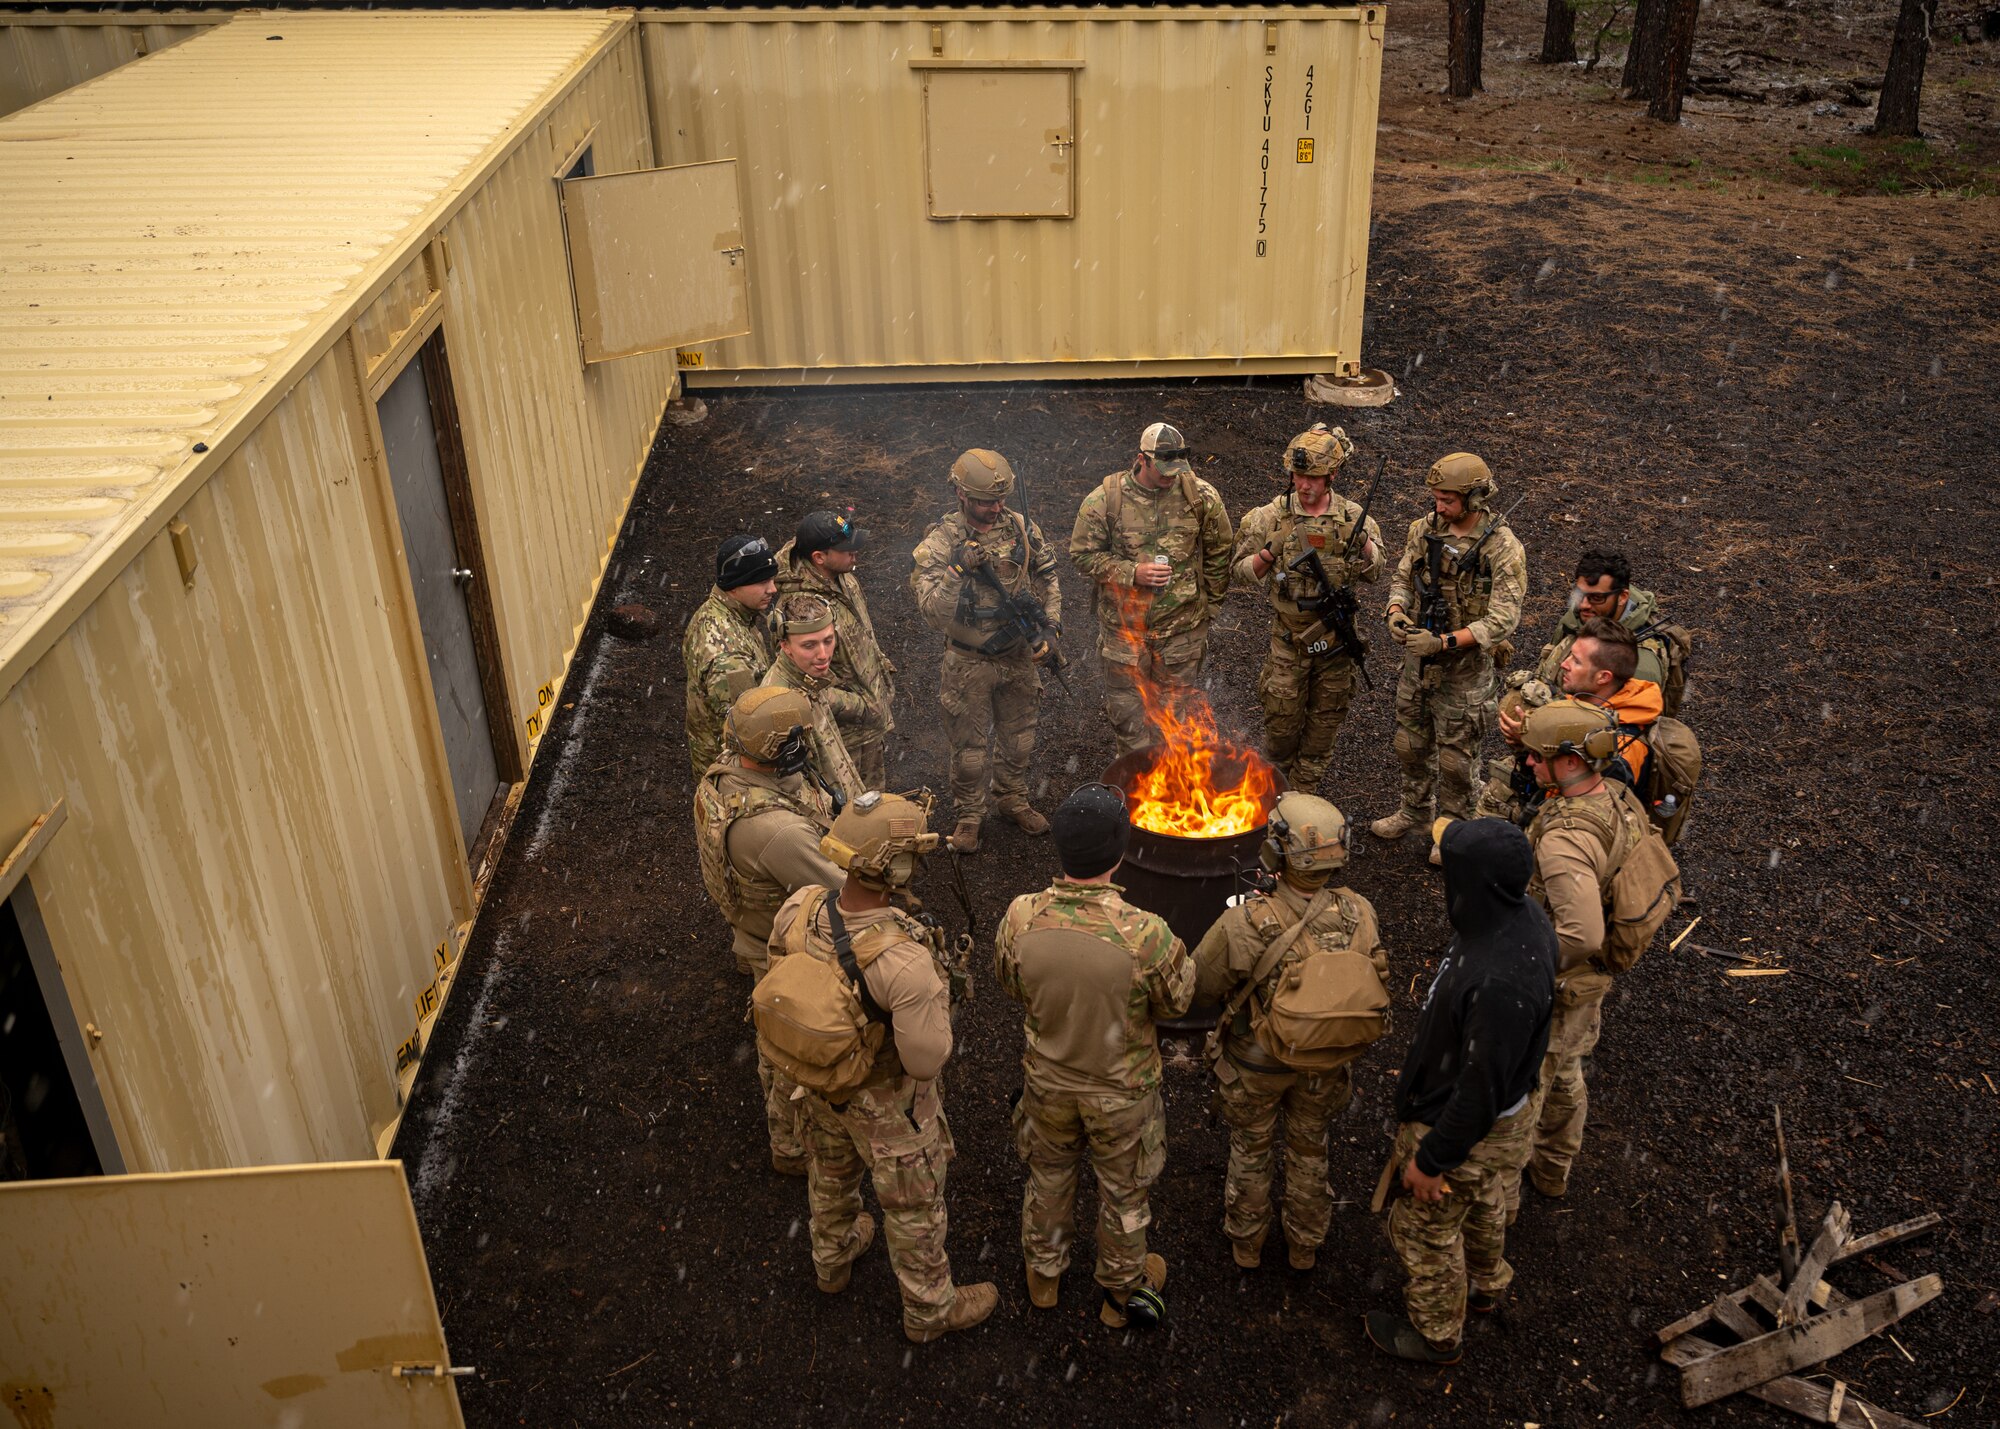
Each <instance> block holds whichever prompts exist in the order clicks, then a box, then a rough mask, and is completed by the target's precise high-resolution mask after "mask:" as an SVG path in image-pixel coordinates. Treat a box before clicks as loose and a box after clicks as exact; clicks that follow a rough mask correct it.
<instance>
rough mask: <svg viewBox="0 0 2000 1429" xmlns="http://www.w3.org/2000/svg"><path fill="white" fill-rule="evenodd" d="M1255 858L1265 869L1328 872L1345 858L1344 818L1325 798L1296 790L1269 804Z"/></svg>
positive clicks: (1302, 873)
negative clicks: (1268, 813) (1269, 808)
mask: <svg viewBox="0 0 2000 1429" xmlns="http://www.w3.org/2000/svg"><path fill="white" fill-rule="evenodd" d="M1258 860H1259V862H1261V863H1262V864H1263V865H1264V868H1265V870H1266V871H1267V872H1270V873H1278V872H1281V871H1284V870H1289V871H1291V872H1292V873H1295V874H1298V875H1300V876H1302V877H1309V876H1311V875H1314V874H1320V875H1324V874H1328V873H1331V872H1332V871H1333V870H1334V869H1336V868H1340V867H1342V866H1343V865H1345V864H1346V862H1347V820H1346V819H1345V818H1344V817H1343V816H1342V815H1341V812H1340V810H1338V809H1336V808H1335V807H1334V806H1333V805H1332V804H1330V803H1328V802H1327V801H1326V800H1325V799H1322V798H1319V797H1318V796H1317V795H1314V794H1302V793H1300V792H1298V791H1297V790H1293V791H1291V792H1290V793H1286V794H1281V795H1279V796H1278V802H1277V803H1276V804H1273V805H1272V806H1271V820H1270V823H1269V825H1268V826H1267V832H1266V834H1265V838H1264V846H1263V848H1262V849H1261V850H1259V852H1258Z"/></svg>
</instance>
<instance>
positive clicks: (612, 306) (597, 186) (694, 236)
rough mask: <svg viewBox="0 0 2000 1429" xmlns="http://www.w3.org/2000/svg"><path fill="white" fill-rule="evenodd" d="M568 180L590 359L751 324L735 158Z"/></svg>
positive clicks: (730, 333) (696, 339)
mask: <svg viewBox="0 0 2000 1429" xmlns="http://www.w3.org/2000/svg"><path fill="white" fill-rule="evenodd" d="M561 184H562V211H563V233H564V236H565V238H566V239H567V241H568V243H569V272H570V287H571V290H572V292H573V293H574V295H575V299H576V330H577V335H578V337H579V338H580V339H581V341H582V343H583V360H584V361H585V362H586V363H590V362H606V361H609V360H610V359H612V358H614V357H634V356H637V355H638V354H639V353H642V352H660V351H664V350H665V349H667V348H684V347H691V346H693V345H694V344H696V343H702V342H714V341H716V340H718V339H720V338H725V337H742V336H743V335H745V334H746V333H748V332H749V331H750V284H749V268H748V264H747V263H746V262H745V255H744V251H743V206H742V203H741V201H740V199H739V198H738V196H737V176H736V161H735V160H734V159H720V160H717V161H715V162H713V163H706V164H680V165H676V166H674V167H672V168H666V169H640V170H637V171H635V172H633V173H627V174H602V175H598V176H596V177H593V178H574V179H564V180H562V181H561Z"/></svg>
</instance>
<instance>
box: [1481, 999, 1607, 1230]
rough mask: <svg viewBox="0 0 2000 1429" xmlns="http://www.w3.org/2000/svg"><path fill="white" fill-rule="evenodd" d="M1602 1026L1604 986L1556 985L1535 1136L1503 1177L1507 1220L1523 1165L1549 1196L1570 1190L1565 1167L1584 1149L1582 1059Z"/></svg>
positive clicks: (1517, 1200)
mask: <svg viewBox="0 0 2000 1429" xmlns="http://www.w3.org/2000/svg"><path fill="white" fill-rule="evenodd" d="M1603 1030H1604V992H1603V991H1597V992H1593V993H1590V994H1588V995H1586V996H1584V997H1574V998H1573V997H1568V996H1566V995H1565V994H1564V992H1563V991H1562V989H1560V988H1558V989H1557V990H1556V1008H1555V1013H1554V1015H1553V1016H1552V1017H1551V1018H1550V1019H1549V1050H1548V1051H1547V1052H1546V1053H1545V1054H1543V1057H1542V1073H1541V1081H1540V1084H1539V1085H1538V1086H1537V1087H1536V1088H1535V1100H1534V1104H1533V1111H1534V1119H1535V1120H1534V1125H1535V1131H1534V1135H1533V1136H1532V1137H1531V1138H1530V1139H1529V1143H1528V1144H1527V1145H1525V1146H1523V1147H1522V1148H1521V1160H1520V1163H1519V1164H1518V1165H1516V1166H1514V1167H1513V1168H1511V1169H1510V1170H1509V1171H1508V1173H1507V1175H1506V1176H1505V1177H1504V1178H1503V1179H1502V1189H1503V1190H1504V1191H1505V1192H1506V1197H1507V1211H1508V1218H1509V1219H1510V1220H1511V1219H1512V1218H1513V1214H1514V1213H1515V1212H1516V1211H1518V1210H1519V1209H1520V1207H1521V1172H1522V1170H1523V1168H1525V1169H1526V1170H1527V1173H1528V1177H1529V1179H1530V1180H1532V1181H1533V1182H1534V1183H1535V1185H1536V1187H1537V1188H1538V1189H1540V1190H1543V1191H1546V1192H1548V1194H1550V1195H1551V1196H1560V1195H1561V1194H1562V1193H1563V1192H1564V1191H1566V1190H1568V1189H1569V1168H1570V1167H1571V1165H1573V1164H1574V1163H1575V1161H1576V1154H1577V1152H1579V1151H1581V1150H1582V1149H1583V1126H1584V1122H1585V1121H1586V1120H1588V1118H1589V1116H1590V1087H1589V1085H1588V1084H1587V1083H1586V1082H1585V1081H1584V1070H1585V1069H1584V1063H1585V1061H1586V1060H1587V1059H1588V1058H1589V1056H1590V1054H1591V1053H1592V1052H1593V1051H1595V1050H1596V1048H1597V1038H1598V1035H1599V1034H1600V1033H1601V1032H1603Z"/></svg>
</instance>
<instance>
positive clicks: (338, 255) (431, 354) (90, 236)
mask: <svg viewBox="0 0 2000 1429" xmlns="http://www.w3.org/2000/svg"><path fill="white" fill-rule="evenodd" d="M640 60H641V56H640V46H639V36H638V32H637V28H636V26H635V25H634V23H633V21H632V20H631V18H630V16H629V15H620V14H613V13H607V12H597V13H583V12H568V13H560V12H558V13H540V14H536V13H508V14H492V15H483V16H480V17H478V18H477V19H476V20H475V21H471V22H468V20H467V18H466V17H464V16H442V15H426V14H395V13H387V12H379V11H378V12H372V13H359V12H351V13H313V14H303V13H288V14H274V13H270V12H266V13H263V14H260V15H245V16H242V17H239V18H237V19H234V20H232V21H230V22H229V23H227V24H222V25H218V26H216V27H214V28H213V29H211V30H210V31H208V32H207V33H206V34H203V35H201V36H198V37H196V38H194V39H191V40H189V41H187V42H186V43H184V44H181V45H179V46H176V47H175V48H173V49H171V50H169V51H167V52H165V53H163V54H159V55H156V56H154V57H153V58H151V59H149V60H148V61H147V62H146V63H144V64H141V65H134V66H128V67H126V68H124V69H122V70H118V71H114V72H113V73H111V74H109V75H106V76H104V77H102V78H101V79H99V80H98V81H96V82H95V83H93V84H90V85H87V86H84V87H82V88H79V89H75V90H72V91H70V92H68V93H67V94H63V95H58V96H56V97H54V98H52V99H50V100H47V101H45V102H44V103H41V104H38V105H36V106H35V107H33V108H32V109H29V110H26V111H23V112H22V113H19V114H16V115H13V116H11V117H9V118H7V119H4V120H0V190H4V191H5V192H7V193H8V194H9V196H10V202H9V203H8V204H7V205H6V206H5V207H4V211H0V750H4V751H5V757H4V759H0V913H4V915H5V916H4V918H0V922H6V923H10V924H16V925H18V931H17V932H16V933H14V934H13V936H18V937H20V938H23V939H25V940H26V941H27V942H28V943H29V944H30V951H31V952H37V951H38V952H39V960H38V962H37V972H38V973H40V974H41V976H42V979H43V982H44V993H45V994H46V995H47V997H48V999H49V1001H50V1002H51V1004H52V1006H51V1016H52V1018H54V1020H55V1021H56V1022H57V1023H58V1031H59V1032H63V1031H64V1030H65V1029H67V1036H66V1041H67V1043H68V1045H67V1046H66V1047H65V1052H66V1054H68V1056H69V1058H70V1065H71V1068H72V1071H73V1073H74V1074H75V1080H76V1081H77V1083H78V1088H79V1096H80V1097H81V1098H82V1099H83V1100H84V1101H85V1102H86V1103H89V1104H88V1105H86V1107H85V1114H86V1116H87V1117H88V1118H89V1119H90V1120H91V1122H92V1133H93V1139H94V1140H95V1141H96V1142H97V1145H98V1150H99V1152H100V1159H101V1160H102V1162H103V1164H104V1166H105V1168H106V1169H111V1170H117V1169H123V1170H129V1171H166V1170H183V1169H192V1168H202V1167H219V1166H231V1165H253V1164H270V1163H278V1162H293V1161H315V1160H327V1159H336V1158H348V1157H357V1156H361V1157H365V1156H372V1155H376V1154H378V1152H379V1148H380V1146H381V1144H382V1142H383V1139H384V1138H385V1136H386V1135H387V1133H388V1131H389V1130H390V1129H391V1128H392V1126H393V1123H394V1119H395V1118H396V1117H397V1115H398V1114H399V1110H400V1105H401V1099H402V1096H403V1094H404V1091H405V1089H406V1087H407V1083H408V1079H409V1077H410V1076H411V1075H412V1071H413V1068H412V1065H411V1062H412V1059H413V1057H414V1056H415V1055H416V1054H417V1053H418V1052H419V1050H420V1047H421V1037H420V1036H419V1031H418V1030H419V1027H420V1023H421V1022H422V1019H423V1018H424V1017H425V1016H426V1014H427V1013H429V1012H430V1010H431V1009H433V1008H435V1006H436V1005H437V1002H438V999H439V996H440V991H441V988H442V986H443V985H445V983H446V982H447V981H448V976H449V969H450V966H451V964H452V960H453V959H454V958H455V957H456V955H457V950H458V938H459V936H460V933H461V930H462V928H463V925H464V924H465V920H466V919H467V918H468V917H469V916H470V914H471V912H472V908H473V903H472V897H473V887H474V885H473V870H472V869H471V868H470V867H469V865H468V859H467V848H468V846H469V845H470V844H471V843H472V841H473V839H474V838H475V837H476V836H477V835H478V832H479V830H480V828H481V826H482V821H483V819H484V818H485V816H486V814H487V813H488V812H489V811H490V810H491V809H492V807H493V805H494V802H495V801H496V800H497V798H498V797H499V796H500V795H503V794H504V791H505V790H506V788H507V787H508V785H509V784H511V783H513V782H514V781H517V780H519V779H520V778H522V777H523V773H524V771H525V768H526V766H527V764H528V762H529V761H530V759H531V758H532V757H533V754H534V750H535V748H536V736H537V735H538V734H539V732H540V730H541V726H542V721H543V719H544V718H545V717H546V716H547V715H548V714H549V713H551V712H552V711H551V710H550V708H549V707H550V706H551V705H552V704H553V702H554V700H555V698H556V692H557V690H558V688H559V687H560V685H561V682H562V678H563V674H564V671H565V669H566V668H567V665H568V662H569V659H570V656H571V653H572V651H573V648H574V646H575V644H576V640H577V638H578V635H579V633H580V630H581V627H582V622H583V621H584V619H585V617H586V615H587V613H588V610H589V606H590V602H591V600H592V598H593V596H594V594H595V591H596V589H597V586H598V584H599V582H600V580H601V579H602V577H603V574H604V570H605V567H606V562H607V559H608V555H609V551H610V546H611V542H612V541H613V540H614V539H615V537H616V534H617V531H618V529H619V525H620V523H621V521H622V519H623V516H624V512H625V509H626V506H627V503H628V501H629V499H630V496H631V492H632V489H633V486H634V484H635V482H636V480H637V476H638V473H639V471H640V468H641V466H642V464H643V462H644V460H645V457H646V454H647V451H648V448H649V445H650V441H651V438H652V435H653V432H654V430H655V427H656V425H657V422H658V419H659V415H660V411H661V408H662V405H663V403H664V402H665V401H666V400H667V399H668V398H669V397H670V396H671V394H672V392H673V390H674V382H675V380H674V372H673V366H672V362H673V359H672V356H671V353H670V352H669V351H655V352H652V353H650V354H647V355H641V356H634V357H629V358H626V359H624V360H621V361H605V362H590V363H586V361H585V360H584V356H583V335H582V334H580V333H579V331H578V328H577V319H576V305H575V303H574V302H573V299H572V293H571V279H570V263H569V261H568V256H567V255H568V245H569V244H570V243H574V242H579V241H582V239H583V237H584V235H581V234H579V233H574V232H572V233H569V234H566V232H565V213H564V211H565V207H566V198H567V194H566V192H565V191H563V190H562V189H561V188H560V187H559V185H558V182H557V180H558V178H559V177H560V176H562V175H564V174H567V173H573V172H596V173H606V174H608V173H613V172H617V171H626V170H643V169H646V168H647V167H648V166H649V165H650V164H651V162H652V149H651V137H650V135H649V134H648V132H647V126H646V123H645V112H646V111H645V96H644V91H643V85H642V78H641V65H640ZM141 138H143V139H144V140H145V142H144V143H140V142H138V141H139V140H140V139H141ZM667 177H669V178H671V177H672V175H669V176H667ZM571 226H572V227H574V226H575V221H573V222H572V225H571ZM714 231H715V229H714V226H713V225H711V228H710V232H711V233H713V232H714ZM708 258H709V261H711V262H714V263H718V264H720V263H722V262H723V261H724V260H721V259H717V258H714V257H713V256H712V255H708ZM726 330H727V329H725V328H716V329H714V331H726ZM454 417H455V422H454ZM454 425H455V426H456V428H457V431H458V434H459V440H456V441H453V440H451V438H450V430H451V428H452V427H453V426H454ZM412 433H415V435H414V436H413V435H412ZM425 433H428V435H425ZM412 472H415V473H416V475H415V476H414V477H412V476H411V475H410V473H412ZM413 492H414V493H415V495H414V496H413V495H412V493H413ZM427 492H428V493H429V498H430V499H432V504H433V506H434V507H435V508H436V509H434V510H430V511H429V512H428V514H426V512H425V511H423V510H417V509H415V508H414V507H411V506H410V504H409V503H410V502H412V501H417V504H418V505H419V506H421V504H422V503H421V501H420V500H418V498H422V497H424V496H425V493H427ZM446 507H448V508H449V509H448V510H447V509H445V508H446ZM425 522H428V523H429V525H428V526H426V525H425V524H424V523H425ZM426 531H428V533H429V534H428V536H426V535H425V533H426ZM420 537H422V538H423V539H425V540H429V541H430V542H431V545H432V546H435V547H436V548H437V549H436V550H433V551H431V555H429V556H426V555H424V554H423V551H424V550H430V549H431V548H430V547H425V546H423V541H422V540H420V539H419V538H420ZM439 542H442V545H439V544H438V543H439ZM461 567H462V568H461ZM454 587H455V588H456V591H457V592H458V593H459V596H460V597H462V598H459V599H458V604H457V605H456V606H454V605H453V600H454ZM453 608H457V609H461V610H462V611H463V612H464V615H463V617H462V619H463V621H464V622H466V623H467V629H461V630H459V632H458V635H457V636H456V637H455V638H456V639H457V646H456V647H452V646H451V638H452V637H451V632H450V631H446V632H445V635H444V636H439V634H438V632H437V631H436V630H435V629H433V624H432V618H433V614H434V613H435V611H437V610H440V609H443V610H447V611H448V610H449V609H453ZM440 618H442V617H440ZM454 648H455V649H456V650H457V652H458V655H457V657H455V658H460V663H459V665H458V666H456V667H455V669H456V673H454V668H445V667H444V666H442V665H441V664H440V662H439V655H438V652H439V651H440V650H445V651H446V653H447V654H451V653H452V649H454ZM468 650H469V654H468V653H467V651H468ZM468 670H470V671H474V672H475V673H474V674H472V675H470V676H468V675H467V674H466V673H465V672H466V671H468ZM468 680H469V684H468V683H467V682H468ZM454 682H456V683H454ZM447 686H450V687H451V688H452V689H453V691H454V692H455V693H456V694H459V695H465V696H467V697H468V698H469V699H470V700H471V701H472V703H473V704H474V705H479V704H481V703H482V702H483V706H484V710H485V716H484V719H483V720H481V719H476V718H475V719H468V720H464V721H459V722H457V723H454V722H452V721H451V720H450V719H448V718H447V717H446V716H445V715H444V714H443V713H442V712H441V706H443V705H445V704H446V703H447V701H446V700H445V698H444V695H445V691H446V688H447ZM461 686H464V688H461ZM482 725H483V728H482V727H481V726H482ZM482 748H483V749H486V750H487V751H488V752H487V754H486V755H485V756H480V758H490V764H481V765H480V767H479V768H478V769H476V770H475V771H474V773H473V775H472V776H467V775H466V774H465V772H464V770H463V769H462V768H461V767H460V766H461V765H462V764H463V763H464V761H465V759H466V758H471V757H473V756H472V755H467V753H466V751H468V750H470V751H472V752H473V755H477V752H478V751H479V750H480V749H482ZM475 762H476V761H475ZM482 781H484V782H482ZM17 840H18V843H17ZM10 850H11V852H10ZM7 932H8V929H7V928H4V927H0V934H6V933H7ZM79 1059H80V1060H79Z"/></svg>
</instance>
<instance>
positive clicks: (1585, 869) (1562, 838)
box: [1535, 829, 1604, 972]
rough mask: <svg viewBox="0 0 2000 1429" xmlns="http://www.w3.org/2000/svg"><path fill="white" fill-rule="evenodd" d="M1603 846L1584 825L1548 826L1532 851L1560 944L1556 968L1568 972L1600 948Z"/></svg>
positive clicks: (1591, 956)
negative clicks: (1546, 831) (1598, 874)
mask: <svg viewBox="0 0 2000 1429" xmlns="http://www.w3.org/2000/svg"><path fill="white" fill-rule="evenodd" d="M1603 849H1604V845H1603V844H1602V843H1600V842H1599V841H1598V840H1597V839H1596V838H1595V837H1594V836H1592V835H1591V834H1590V833H1588V832H1586V831H1585V830H1582V829H1551V830H1550V831H1549V832H1548V833H1547V834H1545V835H1543V836H1542V841H1541V844H1540V846H1539V847H1538V848H1537V849H1536V852H1535V867H1536V871H1537V872H1539V873H1540V875H1541V879H1542V901H1543V902H1544V903H1545V904H1547V905H1548V910H1549V921H1550V922H1552V923H1554V924H1555V926H1556V941H1557V943H1558V944H1560V946H1561V951H1560V954H1559V956H1558V962H1557V970H1558V971H1559V972H1569V971H1571V970H1572V969H1574V968H1576V967H1577V966H1579V965H1580V964H1582V963H1584V962H1587V961H1589V960H1590V959H1591V958H1594V957H1596V956H1597V955H1598V954H1599V953H1600V952H1602V951H1603V950H1604V895H1603V893H1602V892H1601V891H1600V889H1601V885H1600V883H1599V881H1598V876H1597V872H1598V871H1597V864H1598V860H1599V857H1600V856H1601V855H1602V853H1603Z"/></svg>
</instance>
